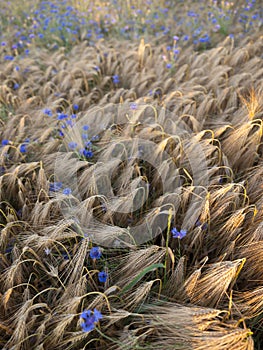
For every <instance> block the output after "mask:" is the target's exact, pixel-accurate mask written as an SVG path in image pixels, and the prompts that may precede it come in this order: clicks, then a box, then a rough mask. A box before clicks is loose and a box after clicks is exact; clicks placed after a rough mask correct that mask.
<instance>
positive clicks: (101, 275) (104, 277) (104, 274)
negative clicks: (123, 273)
mask: <svg viewBox="0 0 263 350" xmlns="http://www.w3.org/2000/svg"><path fill="white" fill-rule="evenodd" d="M98 278H99V281H100V282H102V283H105V282H106V281H107V278H108V274H107V272H105V271H101V272H99V273H98Z"/></svg>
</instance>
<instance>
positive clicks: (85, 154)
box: [83, 149, 93, 158]
mask: <svg viewBox="0 0 263 350" xmlns="http://www.w3.org/2000/svg"><path fill="white" fill-rule="evenodd" d="M83 156H84V157H86V158H92V157H93V152H92V151H89V150H87V149H84V150H83Z"/></svg>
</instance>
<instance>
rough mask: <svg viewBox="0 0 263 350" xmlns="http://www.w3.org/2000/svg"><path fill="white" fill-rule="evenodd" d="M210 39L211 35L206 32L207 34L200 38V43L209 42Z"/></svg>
mask: <svg viewBox="0 0 263 350" xmlns="http://www.w3.org/2000/svg"><path fill="white" fill-rule="evenodd" d="M209 40H210V38H209V35H208V34H206V35H205V36H203V37H201V38H199V41H200V43H207V42H208V41H209Z"/></svg>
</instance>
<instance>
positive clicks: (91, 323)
mask: <svg viewBox="0 0 263 350" xmlns="http://www.w3.org/2000/svg"><path fill="white" fill-rule="evenodd" d="M102 318H103V316H102V314H101V313H100V311H98V310H97V309H96V308H95V309H94V311H93V312H92V311H91V310H84V311H83V312H82V313H81V314H80V319H81V320H82V321H81V323H80V325H81V328H82V330H83V332H90V331H92V330H93V329H94V328H95V324H96V323H97V322H99V320H101V319H102Z"/></svg>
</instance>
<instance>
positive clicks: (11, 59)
mask: <svg viewBox="0 0 263 350" xmlns="http://www.w3.org/2000/svg"><path fill="white" fill-rule="evenodd" d="M4 59H5V60H6V61H13V59H14V57H13V56H11V55H5V57H4Z"/></svg>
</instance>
